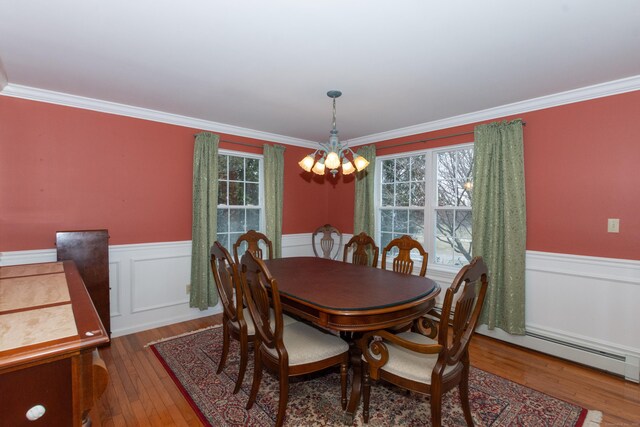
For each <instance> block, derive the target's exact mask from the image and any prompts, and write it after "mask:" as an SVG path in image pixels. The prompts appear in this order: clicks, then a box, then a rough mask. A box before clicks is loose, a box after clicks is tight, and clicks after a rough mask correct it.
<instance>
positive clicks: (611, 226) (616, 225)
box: [607, 218, 620, 233]
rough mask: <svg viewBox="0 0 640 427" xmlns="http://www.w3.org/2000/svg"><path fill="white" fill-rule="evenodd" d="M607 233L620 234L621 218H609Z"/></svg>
mask: <svg viewBox="0 0 640 427" xmlns="http://www.w3.org/2000/svg"><path fill="white" fill-rule="evenodd" d="M607 231H608V232H609V233H619V232H620V219H619V218H609V219H608V220H607Z"/></svg>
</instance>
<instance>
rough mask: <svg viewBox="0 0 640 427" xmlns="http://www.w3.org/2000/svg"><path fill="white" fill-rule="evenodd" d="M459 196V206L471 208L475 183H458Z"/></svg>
mask: <svg viewBox="0 0 640 427" xmlns="http://www.w3.org/2000/svg"><path fill="white" fill-rule="evenodd" d="M458 194H460V200H459V201H458V206H467V207H471V196H472V195H473V182H472V181H468V180H462V181H458Z"/></svg>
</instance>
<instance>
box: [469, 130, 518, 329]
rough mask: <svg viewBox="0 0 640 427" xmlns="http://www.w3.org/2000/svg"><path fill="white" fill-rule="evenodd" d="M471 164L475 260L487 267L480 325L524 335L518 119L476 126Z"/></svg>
mask: <svg viewBox="0 0 640 427" xmlns="http://www.w3.org/2000/svg"><path fill="white" fill-rule="evenodd" d="M474 133H475V144H474V164H473V255H474V256H477V255H480V256H482V257H483V258H484V260H485V262H486V263H487V267H488V268H489V277H490V282H489V289H488V291H487V296H486V300H485V302H484V309H483V312H482V316H481V318H480V322H481V323H483V324H486V325H487V326H488V327H489V329H494V328H495V327H498V328H500V329H502V330H504V331H506V332H508V333H510V334H515V335H524V333H525V311H524V310H525V251H526V235H527V228H526V226H527V219H526V205H525V184H524V147H523V140H522V120H520V119H518V120H513V121H511V122H496V123H489V124H485V125H480V126H476V128H475V132H474Z"/></svg>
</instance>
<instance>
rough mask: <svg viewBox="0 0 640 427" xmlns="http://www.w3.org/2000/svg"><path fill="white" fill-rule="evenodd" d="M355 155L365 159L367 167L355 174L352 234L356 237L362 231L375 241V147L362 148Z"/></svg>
mask: <svg viewBox="0 0 640 427" xmlns="http://www.w3.org/2000/svg"><path fill="white" fill-rule="evenodd" d="M357 154H358V155H360V156H362V157H364V158H365V159H367V160H368V161H369V166H367V167H366V168H365V170H363V171H361V172H356V187H355V203H354V213H353V234H354V235H356V234H359V233H362V232H363V231H364V232H365V233H367V234H368V235H369V236H371V237H373V238H374V239H375V236H376V215H375V206H374V198H373V195H374V191H373V190H374V188H375V172H376V146H375V145H367V146H366V147H362V148H360V149H359V150H358V151H357Z"/></svg>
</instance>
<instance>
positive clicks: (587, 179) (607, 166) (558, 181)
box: [377, 91, 640, 260]
mask: <svg viewBox="0 0 640 427" xmlns="http://www.w3.org/2000/svg"><path fill="white" fill-rule="evenodd" d="M516 117H520V118H522V119H523V120H524V121H525V122H526V126H525V128H524V161H525V180H526V195H527V249H528V250H533V251H543V252H555V253H566V254H576V255H590V256H599V257H609V258H623V259H635V260H640V215H639V214H638V212H640V178H639V177H638V172H637V170H638V164H639V162H640V91H635V92H630V93H626V94H621V95H615V96H610V97H606V98H599V99H594V100H590V101H585V102H579V103H575V104H568V105H564V106H559V107H553V108H548V109H544V110H539V111H533V112H529V113H524V114H519V115H517V116H510V117H505V118H501V119H500V120H503V119H507V120H509V119H513V118H516ZM496 120H498V119H496ZM491 121H494V120H491ZM474 126H475V124H471V125H467V126H460V127H456V128H451V129H445V130H440V131H437V132H431V133H426V134H421V135H413V136H410V137H405V138H400V139H396V140H390V141H383V142H380V143H378V144H377V147H378V153H377V155H378V156H381V155H386V154H392V153H397V152H403V151H411V150H418V149H423V148H432V147H437V146H443V145H450V144H460V143H464V142H472V141H473V135H464V136H458V137H455V138H447V139H441V140H437V141H431V142H428V143H422V144H412V145H408V146H403V147H398V148H390V149H382V147H384V146H388V145H392V144H395V143H398V142H405V141H417V140H421V139H427V138H432V137H437V136H441V135H450V134H457V133H462V132H468V131H473V127H474ZM607 218H619V219H620V233H618V234H614V233H608V232H607Z"/></svg>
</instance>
